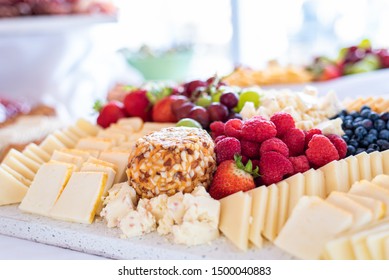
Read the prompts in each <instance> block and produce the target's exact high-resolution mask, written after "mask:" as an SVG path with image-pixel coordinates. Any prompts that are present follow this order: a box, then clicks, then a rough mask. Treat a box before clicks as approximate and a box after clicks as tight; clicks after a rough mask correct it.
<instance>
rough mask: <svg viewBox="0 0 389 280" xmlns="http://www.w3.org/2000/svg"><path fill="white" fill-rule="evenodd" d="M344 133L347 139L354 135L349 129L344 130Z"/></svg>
mask: <svg viewBox="0 0 389 280" xmlns="http://www.w3.org/2000/svg"><path fill="white" fill-rule="evenodd" d="M344 133H345V134H346V135H347V136H348V137H349V138H351V137H352V136H353V135H354V132H353V131H352V130H350V129H346V130H345V131H344Z"/></svg>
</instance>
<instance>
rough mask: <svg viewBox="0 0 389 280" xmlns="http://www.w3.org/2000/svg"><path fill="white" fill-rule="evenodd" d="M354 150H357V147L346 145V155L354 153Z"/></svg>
mask: <svg viewBox="0 0 389 280" xmlns="http://www.w3.org/2000/svg"><path fill="white" fill-rule="evenodd" d="M356 151H357V149H355V147H354V146H351V145H348V146H347V156H352V155H355V152H356Z"/></svg>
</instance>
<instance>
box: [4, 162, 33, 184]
mask: <svg viewBox="0 0 389 280" xmlns="http://www.w3.org/2000/svg"><path fill="white" fill-rule="evenodd" d="M3 163H5V164H6V165H8V166H9V167H10V168H12V169H14V170H15V171H17V172H18V173H20V174H22V175H23V176H24V177H25V178H27V179H28V180H30V181H32V180H33V179H34V176H35V173H34V172H33V171H31V170H30V169H29V168H28V167H27V166H25V165H24V164H23V163H22V162H20V160H18V159H17V158H15V157H14V156H11V157H8V158H6V159H4V160H3Z"/></svg>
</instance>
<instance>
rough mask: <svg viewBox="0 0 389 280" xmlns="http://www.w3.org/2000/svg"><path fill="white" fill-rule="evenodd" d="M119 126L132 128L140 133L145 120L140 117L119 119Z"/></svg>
mask: <svg viewBox="0 0 389 280" xmlns="http://www.w3.org/2000/svg"><path fill="white" fill-rule="evenodd" d="M117 124H118V125H121V126H125V127H131V128H132V129H133V131H134V132H137V131H140V130H141V129H142V128H143V120H142V119H141V118H138V117H132V118H123V119H119V120H118V122H117Z"/></svg>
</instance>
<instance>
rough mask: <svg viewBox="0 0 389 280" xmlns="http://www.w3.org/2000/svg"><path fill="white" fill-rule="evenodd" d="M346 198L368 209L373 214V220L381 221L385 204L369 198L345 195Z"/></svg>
mask: <svg viewBox="0 0 389 280" xmlns="http://www.w3.org/2000/svg"><path fill="white" fill-rule="evenodd" d="M346 195H347V197H349V198H350V199H352V200H354V201H355V202H357V203H359V204H361V205H363V206H365V207H367V208H369V209H370V210H371V211H372V213H373V219H374V220H378V219H381V218H382V217H383V216H384V214H385V204H384V203H383V202H382V201H380V200H378V199H374V198H371V197H366V196H361V195H356V194H351V193H346Z"/></svg>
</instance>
